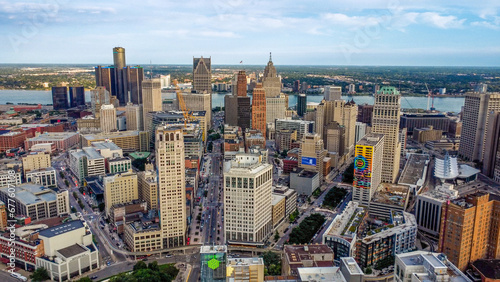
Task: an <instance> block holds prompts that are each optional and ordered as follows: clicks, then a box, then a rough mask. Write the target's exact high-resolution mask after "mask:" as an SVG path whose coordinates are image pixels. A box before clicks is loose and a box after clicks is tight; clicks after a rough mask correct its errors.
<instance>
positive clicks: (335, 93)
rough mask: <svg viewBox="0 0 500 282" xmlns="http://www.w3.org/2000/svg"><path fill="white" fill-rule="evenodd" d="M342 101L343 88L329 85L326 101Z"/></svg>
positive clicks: (326, 90)
mask: <svg viewBox="0 0 500 282" xmlns="http://www.w3.org/2000/svg"><path fill="white" fill-rule="evenodd" d="M341 99H342V87H341V86H333V85H328V86H325V100H326V101H335V100H341Z"/></svg>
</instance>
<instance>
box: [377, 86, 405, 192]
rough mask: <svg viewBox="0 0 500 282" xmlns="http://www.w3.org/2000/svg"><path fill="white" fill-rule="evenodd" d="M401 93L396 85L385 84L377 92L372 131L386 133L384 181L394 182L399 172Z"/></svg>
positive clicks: (383, 167) (383, 163)
mask: <svg viewBox="0 0 500 282" xmlns="http://www.w3.org/2000/svg"><path fill="white" fill-rule="evenodd" d="M400 110H401V95H400V94H399V91H398V90H397V89H396V87H393V86H383V87H382V88H380V91H379V92H377V94H375V104H374V106H373V118H372V131H371V132H372V133H380V134H384V135H385V138H384V157H383V161H382V182H387V183H394V182H395V181H396V177H397V176H398V173H399V160H400V156H401V143H400V141H399V120H400V118H399V115H400Z"/></svg>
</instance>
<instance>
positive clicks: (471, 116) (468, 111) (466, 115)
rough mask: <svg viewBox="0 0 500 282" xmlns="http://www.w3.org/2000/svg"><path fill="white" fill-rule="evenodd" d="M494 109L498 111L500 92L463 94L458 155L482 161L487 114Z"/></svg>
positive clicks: (484, 148)
mask: <svg viewBox="0 0 500 282" xmlns="http://www.w3.org/2000/svg"><path fill="white" fill-rule="evenodd" d="M495 111H500V93H498V92H495V93H477V92H474V93H467V94H466V95H465V102H464V108H463V114H462V132H461V133H462V134H461V136H460V147H459V149H458V154H459V156H461V157H462V158H464V159H465V160H468V161H483V158H484V152H485V150H486V149H487V148H486V146H485V145H486V136H487V135H488V123H489V120H490V119H489V116H490V113H492V112H495Z"/></svg>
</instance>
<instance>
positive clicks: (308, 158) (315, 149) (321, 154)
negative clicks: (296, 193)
mask: <svg viewBox="0 0 500 282" xmlns="http://www.w3.org/2000/svg"><path fill="white" fill-rule="evenodd" d="M326 153H327V151H326V150H325V148H324V144H323V139H321V136H319V135H318V134H309V133H307V134H305V135H304V137H303V138H302V140H301V141H300V149H299V167H301V168H303V169H305V170H309V171H314V172H317V173H318V174H319V180H320V183H321V182H322V181H323V165H324V164H323V159H324V158H325V157H326Z"/></svg>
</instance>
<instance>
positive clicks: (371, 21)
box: [0, 0, 500, 66]
mask: <svg viewBox="0 0 500 282" xmlns="http://www.w3.org/2000/svg"><path fill="white" fill-rule="evenodd" d="M499 11H500V1H498V0H481V1H470V0H467V1H465V0H456V1H438V0H432V1H431V0H413V1H405V0H351V1H336V0H331V1H292V0H289V1H279V0H276V1H269V0H266V1H261V0H213V1H210V0H185V1H170V0H166V1H155V0H143V1H132V0H122V1H96V0H91V1H78V0H76V1H70V0H42V1H23V0H20V1H18V2H15V3H14V1H2V0H0V38H2V40H0V63H95V64H97V63H99V64H111V62H112V48H113V47H115V46H122V47H124V48H125V49H126V55H127V63H128V64H148V63H149V62H150V61H152V62H153V63H154V64H190V63H191V62H192V57H193V56H200V55H203V56H206V57H208V56H211V57H212V62H213V63H214V64H238V63H239V62H240V61H243V63H244V64H260V65H264V64H265V63H266V62H267V59H268V56H269V52H270V51H272V52H273V61H274V62H275V64H277V65H431V66H432V65H439V66H442V65H449V66H500V14H499Z"/></svg>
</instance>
